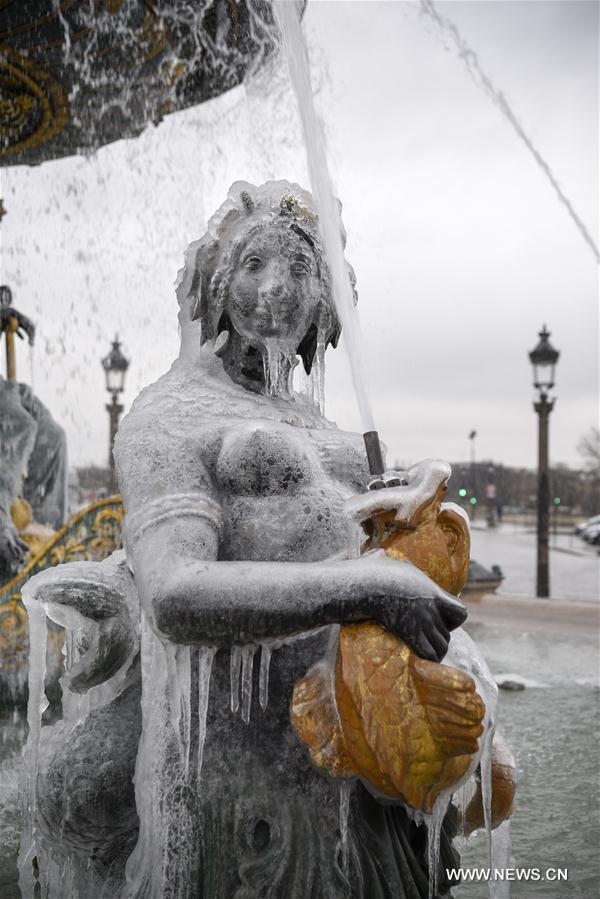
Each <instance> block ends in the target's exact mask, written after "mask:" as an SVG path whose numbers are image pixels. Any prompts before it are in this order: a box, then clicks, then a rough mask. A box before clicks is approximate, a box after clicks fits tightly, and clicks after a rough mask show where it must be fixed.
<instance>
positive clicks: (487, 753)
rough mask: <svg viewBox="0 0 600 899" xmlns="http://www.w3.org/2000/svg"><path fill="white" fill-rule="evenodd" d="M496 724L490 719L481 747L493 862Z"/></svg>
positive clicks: (484, 802)
mask: <svg viewBox="0 0 600 899" xmlns="http://www.w3.org/2000/svg"><path fill="white" fill-rule="evenodd" d="M495 730H496V727H495V724H494V723H493V722H492V721H490V722H489V725H488V729H487V731H486V732H485V734H484V735H483V745H482V749H481V758H480V760H479V764H480V766H481V802H482V805H483V820H484V822H485V832H486V835H487V845H488V858H489V864H490V867H491V864H492V742H493V740H494V731H495Z"/></svg>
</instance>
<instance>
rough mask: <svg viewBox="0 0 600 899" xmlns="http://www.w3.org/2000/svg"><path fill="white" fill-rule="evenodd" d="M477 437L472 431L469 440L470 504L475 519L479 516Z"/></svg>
mask: <svg viewBox="0 0 600 899" xmlns="http://www.w3.org/2000/svg"><path fill="white" fill-rule="evenodd" d="M476 437H477V431H471V432H470V433H469V440H470V441H471V498H470V500H469V504H470V506H471V513H472V517H473V519H474V518H475V517H476V515H477V500H478V496H477V469H476V466H475V438H476Z"/></svg>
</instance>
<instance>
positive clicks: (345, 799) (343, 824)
mask: <svg viewBox="0 0 600 899" xmlns="http://www.w3.org/2000/svg"><path fill="white" fill-rule="evenodd" d="M351 793H352V781H351V780H344V781H342V783H341V784H340V849H341V851H342V865H341V868H342V871H343V872H344V874H347V873H348V818H349V815H350V794H351Z"/></svg>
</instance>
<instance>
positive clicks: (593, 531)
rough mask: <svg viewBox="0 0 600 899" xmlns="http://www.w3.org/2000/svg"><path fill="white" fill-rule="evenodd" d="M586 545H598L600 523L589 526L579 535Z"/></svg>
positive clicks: (599, 540)
mask: <svg viewBox="0 0 600 899" xmlns="http://www.w3.org/2000/svg"><path fill="white" fill-rule="evenodd" d="M581 536H582V537H583V539H584V540H585V542H586V543H591V544H592V546H599V545H600V521H599V522H598V523H597V524H589V525H588V526H587V528H586V529H585V531H583V533H582V534H581Z"/></svg>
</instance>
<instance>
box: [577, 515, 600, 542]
mask: <svg viewBox="0 0 600 899" xmlns="http://www.w3.org/2000/svg"><path fill="white" fill-rule="evenodd" d="M597 524H600V515H594V517H593V518H588V519H587V521H580V522H579V524H578V525H577V526H576V527H575V531H574V533H575V534H577V535H578V536H579V537H583V533H584V531H585V530H587V528H589V527H592V526H594V525H597Z"/></svg>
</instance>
